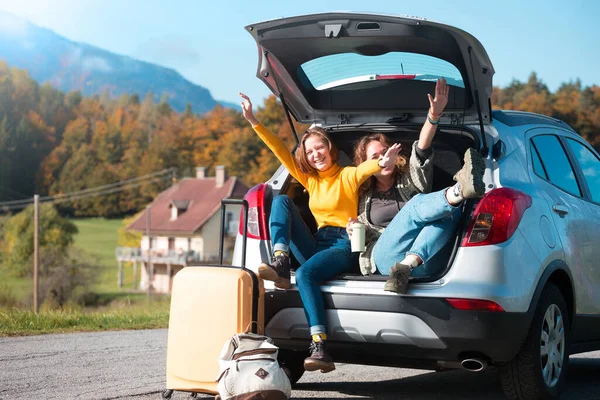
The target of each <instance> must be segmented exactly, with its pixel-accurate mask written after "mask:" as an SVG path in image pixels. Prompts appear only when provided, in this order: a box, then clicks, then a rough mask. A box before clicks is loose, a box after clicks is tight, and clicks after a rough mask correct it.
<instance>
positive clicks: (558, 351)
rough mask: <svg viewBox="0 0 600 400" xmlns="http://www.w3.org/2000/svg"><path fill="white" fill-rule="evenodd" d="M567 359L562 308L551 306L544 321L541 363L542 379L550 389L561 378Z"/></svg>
mask: <svg viewBox="0 0 600 400" xmlns="http://www.w3.org/2000/svg"><path fill="white" fill-rule="evenodd" d="M564 359H565V326H564V320H563V316H562V313H561V312H560V308H558V306H557V305H556V304H551V305H550V307H548V309H547V310H546V314H545V315H544V320H543V321H542V334H541V337H540V361H541V366H542V377H543V378H544V382H545V383H546V385H547V386H548V387H554V386H555V385H556V384H557V383H558V379H559V378H560V375H561V372H562V369H563V362H564Z"/></svg>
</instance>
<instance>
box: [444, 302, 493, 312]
mask: <svg viewBox="0 0 600 400" xmlns="http://www.w3.org/2000/svg"><path fill="white" fill-rule="evenodd" d="M446 301H447V302H448V303H450V305H451V306H452V307H454V308H456V309H457V310H466V311H494V312H504V309H503V308H502V306H500V305H499V304H497V303H494V302H493V301H490V300H477V299H446Z"/></svg>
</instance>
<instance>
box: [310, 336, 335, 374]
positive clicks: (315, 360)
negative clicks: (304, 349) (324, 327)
mask: <svg viewBox="0 0 600 400" xmlns="http://www.w3.org/2000/svg"><path fill="white" fill-rule="evenodd" d="M326 347H327V341H326V340H321V341H320V342H315V341H314V340H313V341H312V342H311V344H310V348H309V351H310V356H308V357H307V358H306V359H305V360H304V369H305V370H306V371H317V370H321V372H323V373H327V372H331V371H333V370H334V369H335V364H334V363H333V359H332V358H331V356H330V355H328V354H327V351H326Z"/></svg>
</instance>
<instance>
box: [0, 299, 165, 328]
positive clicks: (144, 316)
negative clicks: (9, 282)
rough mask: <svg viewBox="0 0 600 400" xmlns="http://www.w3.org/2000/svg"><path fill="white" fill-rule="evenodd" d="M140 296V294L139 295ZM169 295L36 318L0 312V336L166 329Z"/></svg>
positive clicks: (41, 314) (30, 314)
mask: <svg viewBox="0 0 600 400" xmlns="http://www.w3.org/2000/svg"><path fill="white" fill-rule="evenodd" d="M142 296H143V295H142ZM169 299H170V297H169V296H153V297H152V298H147V299H144V300H141V299H140V298H137V299H132V298H122V299H120V300H119V301H113V302H112V303H111V306H110V308H100V309H95V310H93V311H92V310H86V309H79V308H68V307H65V308H63V309H60V310H43V311H40V312H39V313H38V314H37V315H36V314H34V313H33V312H32V311H26V310H22V309H18V308H4V309H0V336H23V335H39V334H48V333H70V332H93V331H107V330H124V329H154V328H167V327H168V324H169V304H170V303H169Z"/></svg>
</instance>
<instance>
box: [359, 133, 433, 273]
mask: <svg viewBox="0 0 600 400" xmlns="http://www.w3.org/2000/svg"><path fill="white" fill-rule="evenodd" d="M408 164H409V169H408V172H407V173H405V174H403V175H401V176H398V177H396V183H395V187H396V190H397V193H398V196H399V197H400V198H401V199H402V201H404V202H407V201H409V200H410V199H411V198H413V197H414V196H415V195H416V194H418V193H428V192H430V191H431V184H432V180H433V151H432V152H431V153H430V154H429V157H427V158H426V159H425V160H424V161H423V162H422V163H421V161H420V160H419V157H418V156H417V142H414V143H413V145H412V151H411V154H410V159H409V162H408ZM373 181H374V179H373ZM372 197H373V191H372V190H370V191H368V192H367V193H366V194H365V195H363V196H361V197H360V199H358V220H359V221H360V222H362V223H363V224H365V251H363V252H362V253H360V257H359V264H360V272H362V274H363V275H371V274H373V273H375V272H376V270H377V269H376V268H375V262H374V261H373V247H375V243H376V242H377V239H379V236H380V235H381V234H382V233H383V231H384V230H385V228H383V227H380V226H374V225H372V224H371V223H370V222H369V219H368V218H367V215H368V214H369V212H370V211H371V199H372Z"/></svg>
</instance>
